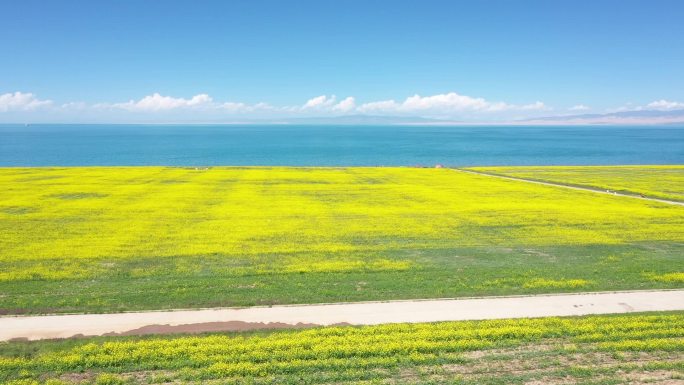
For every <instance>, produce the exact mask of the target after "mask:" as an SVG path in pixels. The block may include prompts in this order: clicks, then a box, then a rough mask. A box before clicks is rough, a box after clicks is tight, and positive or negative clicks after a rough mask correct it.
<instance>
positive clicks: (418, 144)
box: [0, 125, 684, 166]
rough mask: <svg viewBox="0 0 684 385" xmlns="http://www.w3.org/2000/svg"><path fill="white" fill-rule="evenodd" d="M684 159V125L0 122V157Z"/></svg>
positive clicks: (167, 160)
mask: <svg viewBox="0 0 684 385" xmlns="http://www.w3.org/2000/svg"><path fill="white" fill-rule="evenodd" d="M437 163H441V164H444V165H449V166H471V165H575V164H577V165H584V164H596V165H600V164H606V165H610V164H683V163H684V126H648V127H613V126H609V127H606V126H582V127H576V126H575V127H520V126H507V127H505V126H472V127H465V126H456V127H442V126H438V127H435V126H333V125H330V126H315V125H268V126H266V125H263V126H262V125H242V126H240V125H31V126H24V125H0V166H92V165H118V166H123V165H170V166H200V165H207V166H212V165H287V166H415V165H424V166H431V165H434V164H437Z"/></svg>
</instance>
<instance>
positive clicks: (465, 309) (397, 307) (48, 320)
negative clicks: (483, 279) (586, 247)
mask: <svg viewBox="0 0 684 385" xmlns="http://www.w3.org/2000/svg"><path fill="white" fill-rule="evenodd" d="M668 310H684V289H682V290H659V291H658V290H654V291H630V292H602V293H579V294H558V295H535V296H519V297H489V298H469V299H434V300H412V301H388V302H359V303H337V304H320V305H291V306H273V307H250V308H221V309H198V310H174V311H151V312H136V313H116V314H71V315H49V316H5V317H0V341H7V340H11V339H29V340H38V339H49V338H66V337H73V336H79V335H84V336H99V335H138V334H168V333H199V332H208V331H236V330H252V329H267V328H303V327H312V326H318V325H340V324H344V325H375V324H383V323H397V322H413V323H415V322H436V321H458V320H478V319H500V318H529V317H546V316H578V315H586V314H610V313H630V312H644V311H668Z"/></svg>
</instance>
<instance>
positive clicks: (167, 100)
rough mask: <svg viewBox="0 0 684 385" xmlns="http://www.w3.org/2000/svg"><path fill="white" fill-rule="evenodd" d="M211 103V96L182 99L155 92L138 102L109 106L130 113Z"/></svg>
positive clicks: (131, 101) (204, 95)
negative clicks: (129, 111)
mask: <svg viewBox="0 0 684 385" xmlns="http://www.w3.org/2000/svg"><path fill="white" fill-rule="evenodd" d="M212 101H213V100H212V98H211V96H209V95H207V94H199V95H195V96H193V97H192V98H190V99H183V98H174V97H171V96H162V95H160V94H158V93H156V92H155V93H154V94H152V95H148V96H145V97H144V98H142V99H140V100H138V101H134V100H130V101H128V102H126V103H115V104H112V105H111V106H112V107H116V108H123V109H126V110H131V111H165V110H173V109H176V108H186V107H197V106H202V105H211V103H212Z"/></svg>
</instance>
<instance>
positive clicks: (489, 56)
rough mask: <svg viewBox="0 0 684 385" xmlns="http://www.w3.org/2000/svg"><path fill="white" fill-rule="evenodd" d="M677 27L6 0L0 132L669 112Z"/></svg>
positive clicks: (571, 6)
mask: <svg viewBox="0 0 684 385" xmlns="http://www.w3.org/2000/svg"><path fill="white" fill-rule="evenodd" d="M682 20H684V2H683V1H660V0H651V1H647V0H644V1H628V0H612V1H611V0H599V1H597V0H594V1H503V0H501V1H469V2H465V1H405V2H401V1H371V0H366V1H323V0H319V1H284V0H281V1H258V0H253V1H237V0H235V1H168V0H165V1H141V0H136V1H124V0H117V1H114V0H111V1H92V0H91V1H68V0H64V1H33V0H22V1H4V2H3V3H1V4H0V25H2V29H3V32H2V35H3V38H2V39H0V53H1V55H2V60H0V121H16V120H22V119H23V120H31V119H33V120H36V121H41V120H43V121H45V120H55V121H79V120H102V121H107V120H112V121H125V120H132V121H135V120H169V121H172V120H174V119H178V120H188V119H190V120H193V119H194V120H203V119H206V120H211V121H222V120H225V121H230V120H236V119H237V120H239V119H242V118H245V119H246V118H254V117H269V116H275V117H279V116H283V117H290V116H319V115H340V114H357V113H365V114H380V115H408V116H429V117H438V118H448V119H464V120H500V119H513V118H523V117H533V116H546V115H562V114H568V113H580V112H581V113H602V112H607V111H615V110H619V109H648V108H661V109H678V108H684V104H682V103H684V44H683V43H682V38H684V22H682ZM333 95H334V97H333ZM323 96H325V97H323ZM350 97H351V98H352V99H349V98H350ZM654 103H655V104H654ZM649 106H650V107H649Z"/></svg>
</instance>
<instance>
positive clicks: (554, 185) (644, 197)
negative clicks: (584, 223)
mask: <svg viewBox="0 0 684 385" xmlns="http://www.w3.org/2000/svg"><path fill="white" fill-rule="evenodd" d="M451 170H454V171H458V172H465V173H468V174H475V175H482V176H488V177H492V178H501V179H508V180H513V181H518V182H527V183H535V184H540V185H544V186H553V187H562V188H567V189H571V190H579V191H591V192H593V193H598V194H605V195H611V196H619V197H627V198H634V199H641V200H645V201H652V202H659V203H666V204H670V205H677V206H684V202H678V201H672V200H668V199H662V198H653V197H647V196H639V195H632V194H625V193H621V192H617V191H606V190H604V189H600V188H597V187H589V186H586V187H582V186H577V185H567V184H563V183H555V182H548V181H541V180H536V179H527V178H520V177H515V176H508V175H501V174H494V173H490V172H483V171H474V170H466V169H463V168H451Z"/></svg>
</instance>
